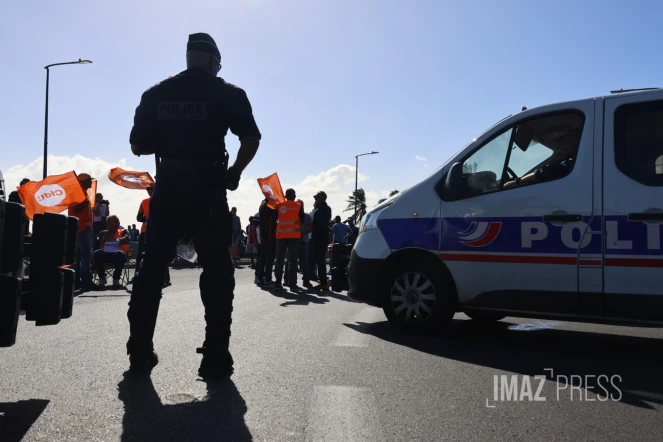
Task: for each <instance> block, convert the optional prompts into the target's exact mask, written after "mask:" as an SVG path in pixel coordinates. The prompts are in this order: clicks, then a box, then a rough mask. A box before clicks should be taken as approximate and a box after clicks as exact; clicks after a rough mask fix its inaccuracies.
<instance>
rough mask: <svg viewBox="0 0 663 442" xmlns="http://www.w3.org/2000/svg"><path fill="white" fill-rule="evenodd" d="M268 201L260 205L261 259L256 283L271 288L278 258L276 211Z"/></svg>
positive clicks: (257, 269) (265, 200)
mask: <svg viewBox="0 0 663 442" xmlns="http://www.w3.org/2000/svg"><path fill="white" fill-rule="evenodd" d="M267 202H268V201H267V199H264V200H263V201H262V204H260V210H259V211H258V214H259V215H258V216H259V218H260V236H259V238H260V259H259V260H258V266H257V268H256V277H255V282H256V284H258V285H260V286H265V287H271V286H273V285H274V282H273V281H272V269H273V267H274V257H275V256H276V211H275V210H274V209H271V208H270V207H269V206H268V205H267Z"/></svg>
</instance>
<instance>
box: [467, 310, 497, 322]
mask: <svg viewBox="0 0 663 442" xmlns="http://www.w3.org/2000/svg"><path fill="white" fill-rule="evenodd" d="M463 313H465V314H466V315H467V316H469V317H470V319H472V320H474V321H477V322H481V323H482V324H488V323H491V322H497V321H501V320H502V319H504V318H506V316H505V315H500V314H498V313H484V312H463Z"/></svg>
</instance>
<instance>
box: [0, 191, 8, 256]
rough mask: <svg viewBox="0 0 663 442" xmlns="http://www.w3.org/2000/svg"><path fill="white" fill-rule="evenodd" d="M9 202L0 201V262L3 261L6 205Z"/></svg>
mask: <svg viewBox="0 0 663 442" xmlns="http://www.w3.org/2000/svg"><path fill="white" fill-rule="evenodd" d="M6 204H7V202H6V201H5V200H3V199H0V261H2V243H3V241H4V234H3V231H4V229H5V205H6Z"/></svg>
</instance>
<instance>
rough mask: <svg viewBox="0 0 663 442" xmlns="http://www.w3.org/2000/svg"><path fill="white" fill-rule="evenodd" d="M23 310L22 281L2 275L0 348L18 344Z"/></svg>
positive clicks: (0, 286)
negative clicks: (17, 331) (19, 324)
mask: <svg viewBox="0 0 663 442" xmlns="http://www.w3.org/2000/svg"><path fill="white" fill-rule="evenodd" d="M20 310H21V279H20V278H17V277H15V276H9V275H0V347H11V346H12V345H14V344H15V343H16V330H17V328H18V318H19V315H20Z"/></svg>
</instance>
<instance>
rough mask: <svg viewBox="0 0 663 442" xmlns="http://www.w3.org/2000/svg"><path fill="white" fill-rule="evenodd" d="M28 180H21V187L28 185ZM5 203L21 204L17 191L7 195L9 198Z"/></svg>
mask: <svg viewBox="0 0 663 442" xmlns="http://www.w3.org/2000/svg"><path fill="white" fill-rule="evenodd" d="M29 182H30V180H29V179H28V178H23V179H22V180H21V184H20V185H21V186H22V185H24V184H25V183H29ZM7 201H8V202H10V203H18V204H23V202H22V201H21V197H20V196H19V195H18V190H14V191H12V192H10V193H9V196H8V197H7Z"/></svg>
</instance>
